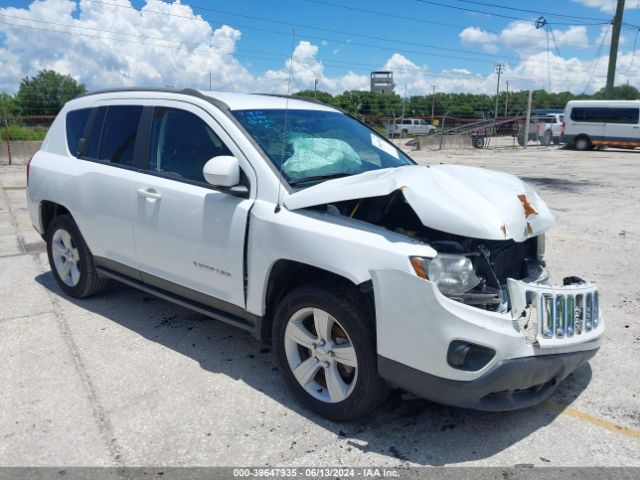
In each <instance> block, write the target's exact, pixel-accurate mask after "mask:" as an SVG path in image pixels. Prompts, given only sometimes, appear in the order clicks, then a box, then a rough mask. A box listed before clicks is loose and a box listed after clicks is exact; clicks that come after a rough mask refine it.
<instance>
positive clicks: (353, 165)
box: [282, 135, 362, 180]
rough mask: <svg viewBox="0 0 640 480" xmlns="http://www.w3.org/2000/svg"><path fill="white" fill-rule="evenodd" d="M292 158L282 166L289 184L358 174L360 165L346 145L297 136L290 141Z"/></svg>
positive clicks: (332, 139)
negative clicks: (321, 177)
mask: <svg viewBox="0 0 640 480" xmlns="http://www.w3.org/2000/svg"><path fill="white" fill-rule="evenodd" d="M289 143H290V145H291V146H292V148H293V155H292V156H291V157H289V158H288V159H287V160H286V161H285V162H284V164H283V165H282V170H283V171H284V173H285V174H286V175H287V177H289V178H290V179H292V180H296V179H299V178H305V177H312V176H316V175H330V174H332V173H358V172H359V171H360V170H361V165H362V161H361V160H360V157H359V155H358V154H357V153H356V151H355V150H354V149H353V148H352V147H351V145H349V144H348V143H347V142H344V141H342V140H338V139H334V138H318V137H310V136H304V135H299V136H295V137H292V138H290V139H289Z"/></svg>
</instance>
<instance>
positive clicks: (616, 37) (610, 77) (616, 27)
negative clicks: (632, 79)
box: [605, 0, 624, 97]
mask: <svg viewBox="0 0 640 480" xmlns="http://www.w3.org/2000/svg"><path fill="white" fill-rule="evenodd" d="M623 14H624V0H618V6H617V7H616V15H615V17H613V30H612V32H611V49H610V50H609V69H608V70H607V86H606V88H605V92H606V96H607V97H609V95H611V92H612V91H613V87H614V83H615V79H616V63H617V61H618V43H619V42H620V29H621V28H622V15H623Z"/></svg>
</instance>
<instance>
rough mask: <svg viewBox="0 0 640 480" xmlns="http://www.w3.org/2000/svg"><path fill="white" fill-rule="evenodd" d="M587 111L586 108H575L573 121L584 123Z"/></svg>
mask: <svg viewBox="0 0 640 480" xmlns="http://www.w3.org/2000/svg"><path fill="white" fill-rule="evenodd" d="M586 111H587V109H586V108H574V109H573V110H571V120H573V121H574V122H584V114H585V112H586Z"/></svg>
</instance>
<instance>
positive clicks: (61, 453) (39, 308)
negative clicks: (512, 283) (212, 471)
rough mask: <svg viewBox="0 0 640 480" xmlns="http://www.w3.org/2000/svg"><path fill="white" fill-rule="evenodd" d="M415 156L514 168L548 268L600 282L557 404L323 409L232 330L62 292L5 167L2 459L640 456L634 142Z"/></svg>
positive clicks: (411, 400)
mask: <svg viewBox="0 0 640 480" xmlns="http://www.w3.org/2000/svg"><path fill="white" fill-rule="evenodd" d="M412 155H413V157H414V158H415V159H416V160H417V161H418V162H420V163H440V162H442V163H461V164H467V165H477V166H483V167H488V168H493V169H498V170H503V171H507V172H510V173H514V174H516V175H518V176H520V177H522V178H524V179H525V180H526V181H527V182H529V183H531V184H532V185H534V186H535V187H536V188H537V189H538V191H539V193H540V195H541V196H542V197H543V198H544V199H545V200H546V201H547V202H548V203H549V205H550V207H551V208H552V211H553V212H554V213H555V215H556V217H557V225H556V227H555V228H554V229H553V230H552V231H551V232H550V233H548V234H547V255H546V258H547V263H548V266H549V268H550V270H551V273H552V279H553V280H556V281H560V280H561V279H562V277H564V276H566V275H579V276H581V277H584V278H586V279H593V280H597V281H598V282H599V284H600V291H601V303H602V308H603V311H604V314H605V321H606V323H607V331H606V334H605V338H604V341H603V346H602V348H601V349H600V352H599V353H598V354H597V355H596V357H595V358H594V359H593V360H592V361H591V362H590V363H589V364H588V365H584V366H583V367H581V368H580V369H579V370H577V371H576V372H575V373H574V374H573V375H571V376H570V377H569V378H568V379H567V380H566V381H565V382H564V383H563V384H561V385H560V387H559V388H558V390H557V391H556V392H555V393H554V395H553V396H552V397H551V399H550V400H548V401H546V402H544V403H543V404H541V405H539V406H537V407H534V408H529V409H526V410H521V411H516V412H510V413H483V412H475V411H469V410H464V409H459V408H451V407H445V406H441V405H436V404H433V403H430V402H427V401H424V400H421V399H418V398H415V397H412V396H409V395H406V394H399V393H397V394H394V395H393V396H392V398H391V399H390V400H389V401H388V402H387V404H386V405H385V406H384V407H383V408H381V409H380V410H379V411H378V412H377V414H376V415H375V416H373V417H371V418H369V419H367V420H364V421H360V422H356V423H348V424H338V423H333V422H330V421H327V420H324V419H322V418H320V417H318V416H316V415H314V414H312V413H310V412H308V411H306V410H304V409H303V408H301V407H300V406H299V405H298V404H297V403H296V402H295V400H294V399H293V398H292V396H291V395H290V394H289V392H288V391H287V389H286V387H285V385H284V383H283V381H282V380H281V379H280V375H279V372H278V371H277V368H276V366H275V362H274V358H273V355H272V352H271V349H270V348H269V347H268V346H266V345H263V344H260V343H259V342H257V341H255V340H254V339H253V338H251V337H250V336H249V335H248V334H245V333H244V332H242V331H240V330H237V329H235V328H233V327H231V326H228V325H225V324H223V323H220V322H216V321H213V320H210V319H208V318H205V317H203V316H202V315H199V314H196V313H193V312H191V311H189V310H185V309H183V308H181V307H178V306H175V305H173V304H171V303H167V302H165V301H162V300H159V299H156V298H154V297H151V296H149V295H147V294H145V293H141V292H139V291H136V290H134V289H131V288H129V287H125V286H123V285H119V284H116V283H112V284H111V285H110V287H109V289H108V290H107V291H106V292H105V293H103V294H100V295H98V296H96V297H92V298H89V299H85V300H79V301H78V300H74V299H70V298H67V297H65V296H64V295H63V294H62V292H61V290H60V289H59V288H58V286H57V285H56V284H55V282H54V279H53V277H52V275H51V273H50V271H49V266H48V262H47V258H46V253H44V243H43V242H42V240H41V239H40V237H39V236H38V234H37V233H36V232H35V230H33V228H32V226H31V222H30V220H29V218H28V213H27V210H26V198H25V188H26V179H25V167H24V165H17V166H10V167H9V166H2V167H0V186H1V191H0V358H1V359H2V368H0V386H1V388H0V466H26V465H36V466H61V465H64V466H94V465H95V466H157V465H167V466H181V465H190V466H191V465H193V466H195V465H197V466H222V465H224V466H236V465H252V466H264V465H270V466H274V465H278V466H339V465H347V466H367V465H376V466H403V465H465V466H471V465H484V466H514V465H534V466H640V398H639V397H640V323H638V315H637V309H638V305H639V303H640V273H639V272H640V255H639V253H638V252H640V215H639V214H638V208H639V206H640V152H633V151H624V150H606V151H594V152H586V153H581V152H575V151H569V150H558V149H556V148H545V147H532V148H530V149H528V150H514V149H510V148H496V149H492V150H460V151H442V152H415V153H414V154H412ZM330 254H331V253H330V252H327V255H330Z"/></svg>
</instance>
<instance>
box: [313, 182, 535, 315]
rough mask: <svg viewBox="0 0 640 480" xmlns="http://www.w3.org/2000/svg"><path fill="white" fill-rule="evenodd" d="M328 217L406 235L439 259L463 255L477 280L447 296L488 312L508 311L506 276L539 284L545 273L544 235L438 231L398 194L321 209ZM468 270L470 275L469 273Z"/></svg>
mask: <svg viewBox="0 0 640 480" xmlns="http://www.w3.org/2000/svg"><path fill="white" fill-rule="evenodd" d="M319 208H320V209H323V210H325V209H326V210H325V211H327V212H329V213H333V214H339V215H341V216H345V217H350V218H354V219H357V220H361V221H365V222H367V223H371V224H373V225H377V226H380V227H384V228H387V229H389V230H392V231H394V232H396V233H400V234H403V235H406V236H408V237H410V238H413V239H416V240H419V241H421V242H424V243H426V244H428V245H429V246H431V247H433V248H434V249H435V250H436V251H437V252H438V254H439V255H438V256H440V255H441V254H442V256H443V257H444V256H446V255H447V254H455V255H456V256H464V257H467V258H468V259H469V260H470V262H471V264H472V265H473V272H475V276H476V277H477V278H476V279H474V281H473V287H472V288H470V289H469V290H467V291H464V292H459V291H458V292H456V291H447V290H446V288H443V287H442V286H440V285H439V288H440V290H441V291H442V292H443V293H444V294H445V295H447V296H448V297H450V298H452V299H454V300H458V301H461V302H463V303H466V304H468V305H473V306H475V307H477V308H483V309H486V310H491V311H498V312H504V311H507V310H508V309H509V303H510V302H509V298H508V289H507V278H513V279H516V280H524V279H529V280H537V279H540V276H541V275H542V273H543V272H544V269H543V266H544V261H543V259H542V255H543V250H544V240H543V237H532V238H529V239H527V240H526V241H524V242H520V243H518V242H515V241H514V240H511V239H509V240H483V239H475V238H468V237H464V236H460V235H454V234H450V233H445V232H441V231H438V230H434V229H431V228H428V227H425V226H424V225H423V224H422V223H421V222H420V219H419V218H418V216H417V215H416V213H415V212H414V210H413V209H412V208H411V206H410V205H409V203H408V202H407V201H406V199H405V197H404V195H403V194H402V191H401V190H395V191H394V192H392V193H390V194H389V195H385V196H379V197H369V198H363V199H357V200H347V201H342V202H336V203H331V204H327V205H323V206H320V207H319ZM473 272H472V275H473Z"/></svg>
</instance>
